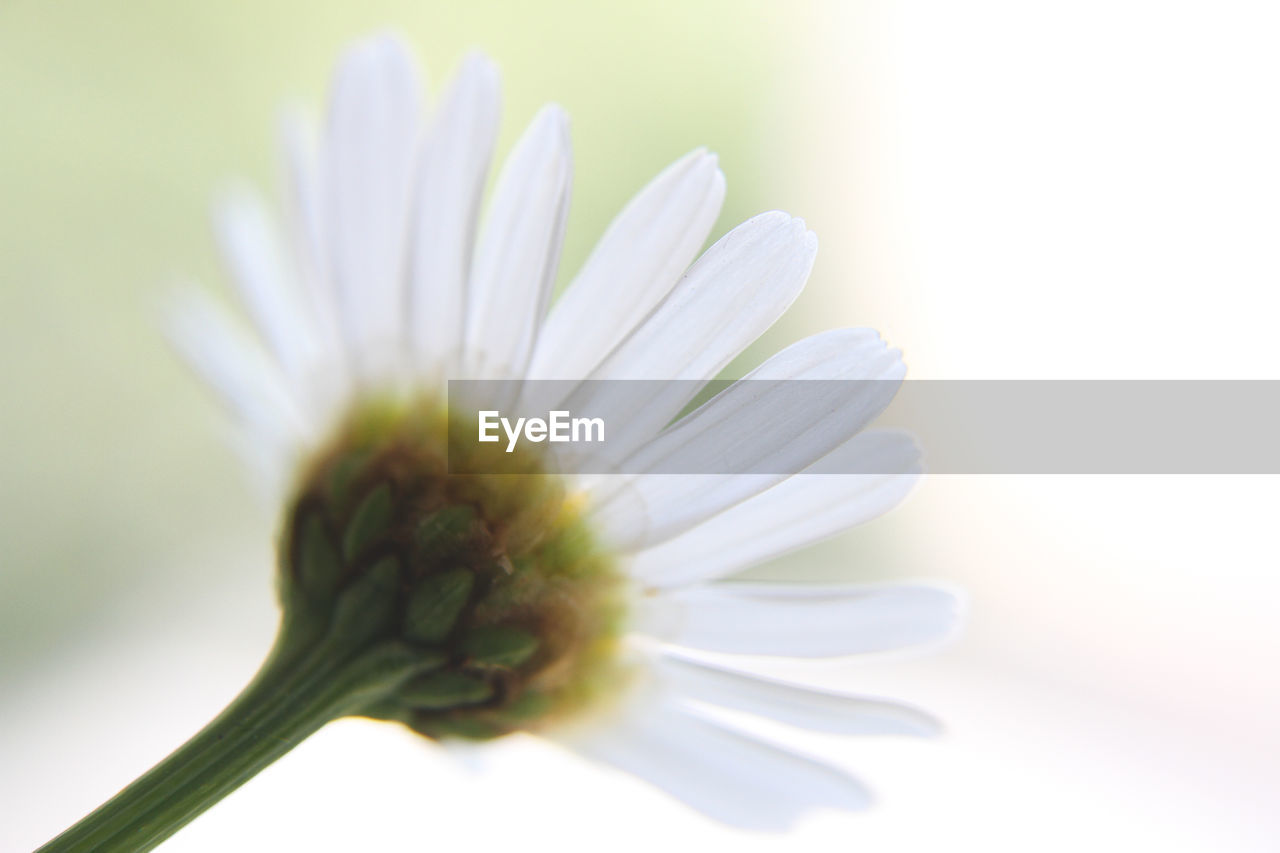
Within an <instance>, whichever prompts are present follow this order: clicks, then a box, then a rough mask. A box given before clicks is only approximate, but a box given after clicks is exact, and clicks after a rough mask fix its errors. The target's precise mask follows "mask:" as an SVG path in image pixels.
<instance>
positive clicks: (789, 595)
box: [637, 582, 959, 657]
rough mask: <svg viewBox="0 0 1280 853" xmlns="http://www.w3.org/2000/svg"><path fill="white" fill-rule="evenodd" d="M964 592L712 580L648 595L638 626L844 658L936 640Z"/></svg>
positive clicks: (713, 643)
mask: <svg viewBox="0 0 1280 853" xmlns="http://www.w3.org/2000/svg"><path fill="white" fill-rule="evenodd" d="M958 609H959V604H958V601H957V599H956V596H955V595H954V594H953V593H951V592H950V591H948V590H946V589H942V588H940V587H935V586H926V585H922V584H911V585H907V584H886V585H871V584H865V585H864V584H850V585H847V586H819V585H807V584H774V583H738V582H725V583H712V584H706V585H703V586H696V587H686V588H684V589H678V590H668V591H664V592H663V593H662V594H661V595H660V596H655V597H652V598H649V599H646V603H645V604H644V605H643V608H642V609H641V610H640V611H639V612H638V613H637V618H638V630H640V631H646V632H650V633H652V634H653V635H654V636H655V637H656V638H657V639H660V640H664V641H666V642H669V643H673V644H675V645H678V646H687V647H689V648H694V649H703V650H705V651H712V652H729V653H733V654H749V655H777V656H783V657H836V656H839V655H853V654H864V653H867V652H881V651H887V650H890V649H898V648H903V647H906V646H913V645H917V644H920V643H930V642H936V641H938V640H941V639H943V638H945V637H946V636H947V635H948V634H950V633H951V631H952V629H953V628H954V627H955V625H956V622H957V621H958V615H959V614H958Z"/></svg>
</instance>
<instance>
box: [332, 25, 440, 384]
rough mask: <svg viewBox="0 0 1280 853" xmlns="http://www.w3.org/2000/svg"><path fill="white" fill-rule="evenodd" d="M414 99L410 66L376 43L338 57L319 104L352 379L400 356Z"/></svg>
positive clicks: (386, 368)
mask: <svg viewBox="0 0 1280 853" xmlns="http://www.w3.org/2000/svg"><path fill="white" fill-rule="evenodd" d="M421 110H422V98H421V95H420V92H419V84H418V74H417V70H416V69H415V67H414V64H413V60H412V58H411V57H410V56H409V54H408V52H407V51H406V50H405V48H404V47H403V46H402V45H401V44H400V42H399V41H398V40H396V39H395V38H392V37H390V36H379V37H376V38H372V39H369V40H367V41H364V42H361V43H359V44H357V45H356V46H355V47H353V48H352V49H351V50H349V51H348V52H347V54H346V55H345V56H344V57H343V59H342V61H341V63H340V65H339V67H338V71H337V74H336V76H335V79H334V83H333V89H332V93H331V96H330V101H329V118H328V139H327V142H328V147H327V149H326V151H325V166H326V170H325V178H326V180H325V185H326V191H327V193H328V196H327V198H326V200H325V205H324V210H325V214H326V216H327V224H328V228H327V241H328V245H329V247H330V253H331V254H330V259H331V262H330V263H331V272H332V275H333V279H334V282H335V284H336V289H337V293H338V297H339V304H340V306H341V311H342V313H341V321H342V325H343V331H344V334H345V336H346V340H347V344H348V346H349V347H350V350H351V356H352V361H353V363H354V365H355V367H356V370H357V372H358V373H359V375H360V376H361V377H362V378H365V379H369V378H383V377H385V376H386V375H388V373H389V372H390V371H392V370H393V369H394V368H395V366H396V363H397V360H398V359H399V358H400V356H401V353H400V347H401V343H402V341H401V339H402V337H403V326H404V324H405V319H404V316H405V315H404V309H405V301H406V298H405V293H404V278H405V256H406V251H405V250H406V245H407V244H406V240H407V238H408V227H409V198H410V187H411V184H412V172H413V165H414V154H415V152H416V149H417V146H418V141H419V139H418V136H419V123H420V113H421Z"/></svg>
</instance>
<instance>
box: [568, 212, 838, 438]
mask: <svg viewBox="0 0 1280 853" xmlns="http://www.w3.org/2000/svg"><path fill="white" fill-rule="evenodd" d="M816 253H817V238H816V237H814V236H813V234H812V232H810V231H808V230H807V229H806V228H805V226H804V222H803V221H801V220H799V219H792V218H791V217H790V216H788V215H787V214H785V213H780V212H777V211H775V212H772V213H763V214H761V215H759V216H756V217H754V218H753V219H750V220H748V221H746V222H744V223H743V224H741V225H739V226H738V227H737V228H735V229H733V230H732V231H730V232H729V233H728V234H726V235H725V236H724V237H722V238H721V239H720V240H719V241H718V242H717V243H716V244H715V245H713V246H712V247H711V248H710V249H708V250H707V251H706V252H705V253H704V254H703V255H702V257H701V258H699V259H698V260H697V262H696V263H694V265H693V266H692V267H690V269H689V271H688V272H687V273H685V275H684V277H683V278H681V279H680V281H679V282H678V283H677V284H676V286H675V288H674V289H672V291H671V293H669V294H668V295H667V297H666V298H665V299H663V300H662V302H660V303H659V304H658V306H657V307H656V308H654V309H653V311H652V312H651V313H650V314H649V316H648V317H646V318H645V320H644V322H643V323H642V324H641V325H640V326H638V327H637V328H636V329H635V331H633V332H632V333H631V334H630V335H629V336H628V337H627V339H626V340H624V341H623V342H622V343H621V344H619V345H618V347H617V348H615V349H614V351H613V352H612V353H611V354H610V355H609V356H608V357H607V358H606V359H605V360H604V362H602V363H601V365H600V366H599V367H598V368H597V369H596V370H595V371H594V372H593V373H592V374H591V376H590V377H589V378H590V379H592V380H597V379H610V380H616V379H650V380H655V379H656V380H677V379H679V380H694V381H688V382H655V383H647V384H637V383H624V382H592V383H589V384H586V385H583V386H582V387H581V388H579V389H578V390H577V391H574V392H573V393H572V394H569V395H568V397H567V399H566V400H565V402H564V405H563V406H562V408H565V409H568V410H569V411H572V412H604V413H608V416H609V419H610V422H611V423H612V424H615V425H616V427H615V428H614V430H613V433H612V434H611V435H610V438H609V445H610V452H611V453H626V452H630V451H631V450H634V449H635V448H636V447H639V446H640V444H642V443H643V442H644V441H646V440H648V439H649V438H650V437H652V436H654V435H656V434H657V433H658V431H659V430H661V429H662V428H663V427H665V426H666V425H667V424H668V423H670V422H671V420H672V419H673V418H674V417H675V416H676V415H677V414H678V413H679V412H680V410H681V409H683V408H684V406H685V405H686V404H688V402H689V401H690V400H691V399H693V397H694V395H695V394H696V393H697V390H698V382H697V380H702V381H707V380H710V379H712V378H714V377H715V375H716V374H717V373H718V372H719V371H720V370H721V369H722V368H724V366H725V365H726V364H728V363H729V361H730V360H731V359H732V358H733V357H734V356H735V355H737V354H738V353H739V352H741V351H742V350H743V348H745V347H746V346H747V345H748V344H750V343H751V342H752V341H754V340H755V339H756V338H757V337H759V335H760V334H761V333H762V332H763V331H764V330H765V329H767V328H768V327H769V326H770V325H772V324H773V322H774V321H775V320H776V319H777V318H778V317H780V316H781V315H782V313H783V312H784V311H786V309H787V307H788V306H790V305H791V303H792V302H793V301H794V300H795V298H796V296H797V295H799V293H800V290H801V289H802V288H803V287H804V282H805V279H806V278H807V277H808V275H809V270H810V269H811V268H812V266H813V259H814V256H815V254H816ZM624 425H625V430H626V432H625V433H622V434H619V433H618V431H617V429H618V428H621V427H624Z"/></svg>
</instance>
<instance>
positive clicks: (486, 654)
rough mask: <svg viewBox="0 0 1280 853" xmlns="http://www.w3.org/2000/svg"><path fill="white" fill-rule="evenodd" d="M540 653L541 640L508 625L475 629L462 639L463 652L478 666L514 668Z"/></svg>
mask: <svg viewBox="0 0 1280 853" xmlns="http://www.w3.org/2000/svg"><path fill="white" fill-rule="evenodd" d="M537 650H538V638H537V637H535V636H534V635H533V634H530V633H529V632H528V631H522V630H520V629H519V628H512V627H510V626H508V625H486V626H484V627H483V628H473V629H471V630H470V631H468V632H467V635H466V636H465V637H463V639H462V651H463V652H465V653H466V655H467V657H468V659H469V660H470V662H471V663H472V664H474V665H476V666H491V667H504V668H509V669H514V668H516V667H518V666H519V665H520V664H522V663H524V662H525V661H527V660H528V659H529V658H530V657H531V656H532V655H533V653H534V652H536V651H537Z"/></svg>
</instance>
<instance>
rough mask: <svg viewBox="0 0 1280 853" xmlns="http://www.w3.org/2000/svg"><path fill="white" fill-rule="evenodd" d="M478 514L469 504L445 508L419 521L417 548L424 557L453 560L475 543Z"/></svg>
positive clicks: (433, 560) (417, 551) (414, 533)
mask: <svg viewBox="0 0 1280 853" xmlns="http://www.w3.org/2000/svg"><path fill="white" fill-rule="evenodd" d="M477 521H478V517H477V515H476V511H475V508H474V507H472V506H469V505H468V504H454V505H452V506H446V507H442V508H441V509H438V510H436V511H435V512H433V513H431V515H429V516H427V517H426V518H424V519H423V520H422V521H421V522H419V524H418V526H417V527H416V528H415V529H414V531H413V548H414V552H415V554H417V555H418V556H419V558H420V559H423V560H427V561H431V562H438V561H442V560H449V559H451V558H452V557H454V556H456V555H457V554H458V553H459V552H461V551H462V550H463V549H465V548H466V547H467V546H468V545H470V544H472V541H473V540H474V538H475V532H476V523H477Z"/></svg>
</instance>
